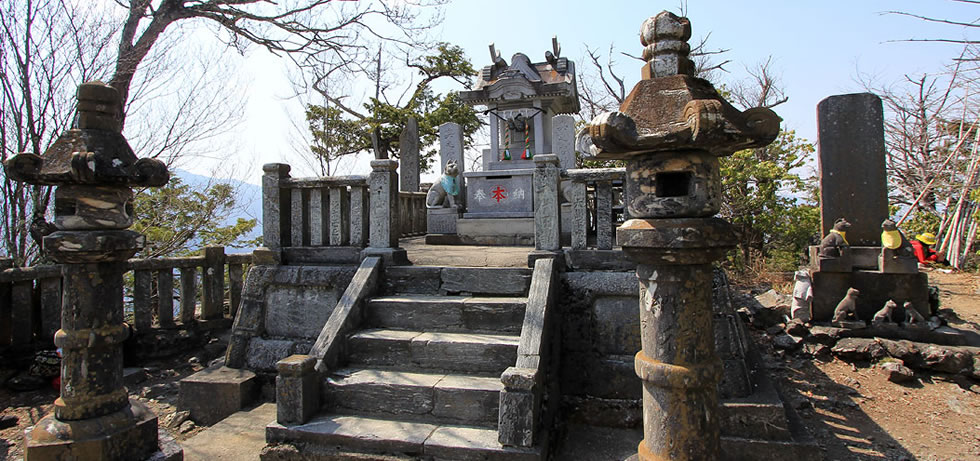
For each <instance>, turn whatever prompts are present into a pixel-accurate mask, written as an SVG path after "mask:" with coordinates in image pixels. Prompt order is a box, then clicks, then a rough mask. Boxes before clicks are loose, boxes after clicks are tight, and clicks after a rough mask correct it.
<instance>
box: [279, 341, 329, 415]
mask: <svg viewBox="0 0 980 461" xmlns="http://www.w3.org/2000/svg"><path fill="white" fill-rule="evenodd" d="M315 364H316V359H314V358H313V357H310V356H309V355H290V356H289V357H286V358H284V359H282V360H280V361H279V362H277V363H276V370H277V371H278V372H279V375H278V376H276V421H277V422H279V424H303V423H305V422H307V421H309V419H310V418H311V417H313V415H314V414H316V412H317V410H319V409H320V386H319V379H318V376H317V372H316V370H314V368H313V367H314V365H315Z"/></svg>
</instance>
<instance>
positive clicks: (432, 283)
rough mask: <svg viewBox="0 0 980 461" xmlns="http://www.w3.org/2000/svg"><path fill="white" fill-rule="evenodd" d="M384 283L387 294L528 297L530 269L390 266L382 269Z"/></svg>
mask: <svg viewBox="0 0 980 461" xmlns="http://www.w3.org/2000/svg"><path fill="white" fill-rule="evenodd" d="M383 283H384V290H385V293H388V294H405V293H407V294H429V295H444V294H458V293H468V294H474V295H486V296H527V290H528V288H529V287H530V286H531V269H526V268H519V267H439V266H392V267H386V268H385V276H384V282H383Z"/></svg>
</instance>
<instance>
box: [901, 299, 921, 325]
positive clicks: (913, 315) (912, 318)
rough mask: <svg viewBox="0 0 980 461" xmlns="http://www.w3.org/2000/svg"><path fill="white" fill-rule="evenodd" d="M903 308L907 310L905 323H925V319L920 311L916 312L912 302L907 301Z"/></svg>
mask: <svg viewBox="0 0 980 461" xmlns="http://www.w3.org/2000/svg"><path fill="white" fill-rule="evenodd" d="M902 307H904V308H905V323H925V321H926V319H925V317H923V316H922V314H920V313H919V311H917V310H915V306H913V305H912V301H905V304H904V305H903V306H902Z"/></svg>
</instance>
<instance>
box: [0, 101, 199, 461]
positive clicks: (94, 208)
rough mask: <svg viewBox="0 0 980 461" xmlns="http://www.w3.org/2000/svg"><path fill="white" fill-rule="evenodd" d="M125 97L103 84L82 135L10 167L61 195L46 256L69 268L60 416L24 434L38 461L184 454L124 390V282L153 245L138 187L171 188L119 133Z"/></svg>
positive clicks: (88, 105)
mask: <svg viewBox="0 0 980 461" xmlns="http://www.w3.org/2000/svg"><path fill="white" fill-rule="evenodd" d="M119 109H120V98H119V92H118V91H116V89H114V88H112V87H109V86H106V85H104V84H102V83H100V82H90V83H85V84H82V85H81V86H79V88H78V107H77V127H76V128H74V129H71V130H68V131H66V132H64V133H63V134H62V135H61V136H60V137H59V138H58V139H57V140H56V141H55V142H54V144H52V145H51V147H49V148H48V150H47V151H45V152H44V155H41V156H38V155H36V154H32V153H24V154H18V155H15V156H13V157H11V158H10V159H8V160H7V161H6V162H5V163H4V168H5V170H6V174H7V177H8V178H10V179H12V180H14V181H20V182H26V183H29V184H37V185H46V186H56V187H57V189H55V192H54V219H55V220H54V225H55V227H56V228H57V231H55V232H53V233H51V234H50V235H47V236H45V237H44V240H43V244H42V247H43V251H44V252H45V253H46V254H47V255H48V256H50V257H51V259H53V260H54V261H56V262H59V263H61V264H62V277H63V280H64V285H63V286H64V295H63V297H62V299H63V302H62V308H61V329H60V330H58V332H57V333H55V337H54V342H55V344H56V345H57V346H58V347H59V348H61V350H62V354H63V358H62V361H61V395H60V397H58V399H57V400H55V402H54V414H53V415H48V416H47V417H45V418H43V419H41V420H40V421H38V423H37V424H36V425H34V427H33V428H30V429H28V430H27V431H26V433H25V435H24V443H25V455H26V458H27V459H28V460H30V461H37V460H61V459H86V460H88V459H91V460H120V461H123V460H140V459H147V458H150V457H153V459H155V460H156V459H168V460H175V459H181V458H182V455H181V451H180V448H179V447H177V446H176V445H175V444H173V443H172V441H170V443H165V444H162V445H161V444H160V443H159V440H158V430H157V417H156V415H154V414H153V413H152V412H151V411H150V409H149V408H147V407H146V406H145V405H143V404H142V403H140V402H139V401H137V400H130V399H129V395H128V392H127V390H126V387H125V386H124V383H123V350H122V342H123V340H125V339H126V338H127V336H129V331H130V330H129V326H128V325H126V324H125V323H124V322H123V273H124V272H125V264H126V260H127V259H129V258H131V257H132V256H133V255H134V254H135V253H136V252H137V251H138V250H139V249H140V248H142V247H143V244H144V241H145V239H144V237H143V236H142V235H140V234H139V233H137V232H134V231H131V230H126V229H127V228H128V227H129V226H131V225H132V224H133V190H132V189H131V187H133V186H137V187H160V186H163V185H165V184H166V183H167V181H169V179H170V174H169V172H168V171H167V167H166V166H165V165H164V164H163V163H162V162H160V161H159V160H153V159H139V158H137V157H136V155H135V154H134V153H133V150H132V148H130V147H129V143H128V142H126V139H125V138H124V137H123V136H122V134H121V133H120V127H119V117H118V115H119Z"/></svg>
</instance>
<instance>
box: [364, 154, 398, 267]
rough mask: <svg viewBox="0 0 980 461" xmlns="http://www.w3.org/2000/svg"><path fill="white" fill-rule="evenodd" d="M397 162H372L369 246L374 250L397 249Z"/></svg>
mask: <svg viewBox="0 0 980 461" xmlns="http://www.w3.org/2000/svg"><path fill="white" fill-rule="evenodd" d="M397 166H398V162H396V161H394V160H372V161H371V176H370V178H369V180H368V181H369V183H370V188H371V208H370V214H371V226H370V229H369V235H370V237H369V239H368V241H369V242H370V245H371V246H372V247H374V248H398V216H397V210H398V176H396V174H395V168H397Z"/></svg>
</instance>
